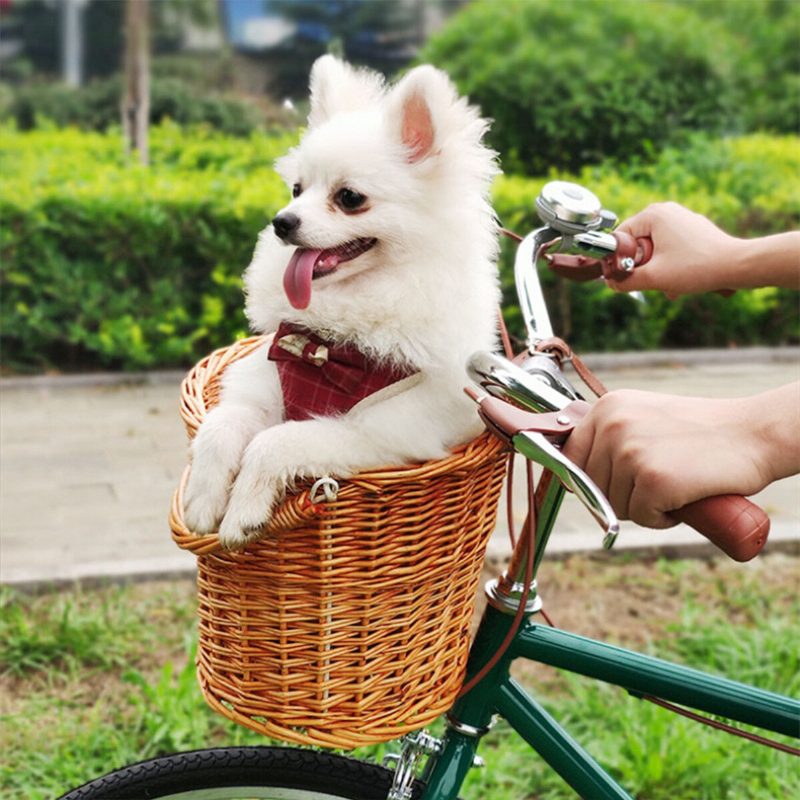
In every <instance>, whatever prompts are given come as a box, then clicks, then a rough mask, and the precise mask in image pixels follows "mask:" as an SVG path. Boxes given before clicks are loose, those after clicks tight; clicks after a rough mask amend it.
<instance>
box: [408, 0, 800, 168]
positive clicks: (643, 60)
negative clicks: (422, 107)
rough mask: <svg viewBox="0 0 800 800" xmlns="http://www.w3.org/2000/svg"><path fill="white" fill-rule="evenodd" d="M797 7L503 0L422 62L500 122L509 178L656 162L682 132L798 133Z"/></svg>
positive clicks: (474, 16)
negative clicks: (606, 162) (615, 162)
mask: <svg viewBox="0 0 800 800" xmlns="http://www.w3.org/2000/svg"><path fill="white" fill-rule="evenodd" d="M799 25H800V4H798V3H792V2H781V1H780V0H741V1H740V2H725V0H696V2H695V1H694V0H693V1H692V2H689V1H688V0H672V2H669V1H665V2H655V1H654V0H635V1H634V0H617V2H614V3H609V2H606V1H605V0H537V2H525V1H524V0H509V2H505V3H497V2H491V0H484V1H483V2H480V1H479V2H474V3H472V4H471V5H470V6H468V7H467V8H466V9H464V10H463V11H461V12H459V13H458V14H456V15H454V16H453V17H452V18H451V20H450V21H449V22H448V24H447V25H446V26H445V27H444V28H443V29H442V30H441V31H440V32H439V33H438V34H436V35H435V36H433V37H432V38H431V39H430V40H429V42H428V44H427V45H426V46H425V48H424V49H423V51H422V53H421V55H420V60H421V61H430V62H432V63H434V64H436V65H437V66H440V67H442V68H443V69H445V70H447V71H448V72H449V74H450V75H451V76H452V78H453V79H454V81H455V82H456V84H457V85H458V87H459V89H460V90H461V91H462V92H463V93H465V94H468V95H469V97H470V99H471V101H473V102H475V103H477V104H478V105H479V106H480V107H481V109H482V111H483V113H484V114H485V115H486V116H488V117H491V118H493V119H494V121H495V122H494V125H493V132H492V134H491V137H490V142H491V143H492V145H493V146H494V147H495V149H497V150H498V151H499V152H500V153H501V154H502V160H503V165H504V168H505V169H506V171H511V172H525V173H529V174H542V173H543V172H546V171H547V170H548V169H550V168H553V167H556V168H563V169H573V170H574V169H578V168H579V167H580V166H582V165H584V164H587V163H598V162H600V161H601V160H603V159H606V158H618V159H620V160H622V161H627V160H628V159H629V158H631V157H632V156H635V155H637V154H640V155H647V156H650V157H652V156H653V155H655V154H656V153H657V152H658V151H659V150H660V149H661V148H662V147H663V146H665V145H667V144H682V143H683V142H684V141H685V140H686V136H687V132H690V131H697V130H702V131H705V132H707V133H730V132H741V131H744V130H753V129H758V128H762V127H764V128H768V129H771V130H774V131H778V132H796V131H797V117H798V60H799V59H800V55H798V53H800V48H798V46H797V45H798V41H799V40H800V39H799V38H798V26H799Z"/></svg>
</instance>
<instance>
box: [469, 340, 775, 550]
mask: <svg viewBox="0 0 800 800" xmlns="http://www.w3.org/2000/svg"><path fill="white" fill-rule="evenodd" d="M468 372H469V374H470V377H471V378H472V379H473V380H474V381H475V382H476V383H477V384H478V385H479V386H480V387H481V388H482V389H483V390H484V391H485V392H486V393H485V394H483V395H479V394H477V393H475V392H472V393H471V396H472V397H473V399H475V401H476V402H477V403H478V413H479V414H480V416H481V419H482V420H483V421H484V423H485V424H486V427H487V428H488V429H489V430H490V431H491V432H492V433H494V434H495V435H496V436H499V437H500V438H501V439H504V440H505V441H506V442H508V443H510V444H511V445H512V446H513V447H514V449H515V450H516V451H517V452H519V453H521V454H522V455H524V456H525V457H526V458H529V459H531V460H532V461H536V462H537V463H539V464H542V465H543V466H545V467H547V468H548V469H550V470H551V471H552V472H553V473H554V474H555V475H556V476H557V477H558V478H559V480H561V482H562V483H563V484H564V485H565V486H566V487H567V488H568V489H571V490H572V491H573V492H574V493H575V495H576V496H577V497H578V499H579V500H580V501H581V502H582V503H583V504H584V505H585V506H586V507H587V509H588V510H589V512H590V513H591V514H592V516H593V517H594V518H595V519H596V520H597V521H598V522H599V523H600V524H601V526H602V527H603V528H604V530H605V531H606V538H605V540H604V545H605V547H607V548H610V547H611V546H612V545H613V543H614V540H615V539H616V536H617V533H618V530H619V523H618V521H617V518H616V515H615V514H614V512H613V510H612V509H611V505H610V504H609V502H608V500H607V499H606V498H605V496H604V495H603V493H602V492H601V491H600V489H599V488H598V487H597V485H596V484H595V483H594V482H593V481H592V480H591V478H589V476H588V475H586V473H585V472H584V471H583V470H582V469H580V468H579V467H578V466H577V465H576V464H574V463H573V462H572V461H570V460H569V459H567V458H566V457H565V456H564V454H563V453H562V452H561V450H560V446H561V445H563V444H564V442H566V440H567V438H568V437H569V435H570V434H571V433H572V431H573V429H574V428H575V426H576V425H577V424H578V422H580V420H581V419H582V418H583V417H584V416H585V415H586V413H587V412H588V411H589V409H590V408H591V406H590V405H589V404H588V403H586V402H585V401H583V400H576V399H573V398H572V397H569V396H566V395H564V394H562V393H561V392H560V391H559V390H558V389H556V388H553V387H552V386H550V385H548V384H547V383H545V382H543V381H541V380H540V379H538V378H536V377H533V376H531V375H530V374H528V373H527V372H525V370H523V369H521V368H520V367H518V366H517V365H516V364H514V363H512V362H511V361H508V360H507V359H505V358H502V357H501V356H497V355H495V354H492V353H483V352H482V353H476V354H474V355H473V356H472V358H471V359H470V362H469V365H468ZM510 400H513V401H514V402H515V403H518V404H522V405H524V406H525V407H526V408H528V409H532V411H529V410H524V409H522V408H519V407H518V406H516V405H512V404H511V403H510V402H509V401H510ZM537 412H538V413H537ZM669 515H670V516H671V517H673V518H674V519H676V520H678V521H679V522H684V523H686V524H687V525H689V526H690V527H692V528H694V529H695V530H696V531H697V532H698V533H701V534H702V535H703V536H705V537H706V538H707V539H708V540H709V541H710V542H712V543H713V544H715V545H716V546H717V547H718V548H719V549H720V550H722V551H723V552H724V553H726V554H727V555H728V556H730V557H731V558H733V559H734V560H736V561H749V560H750V559H752V558H754V557H755V556H756V555H757V554H758V553H759V552H760V551H761V549H762V547H763V546H764V544H765V543H766V541H767V536H768V533H769V517H768V516H767V515H766V513H765V512H764V511H763V509H761V508H760V507H759V506H757V505H755V503H752V502H751V501H750V500H748V499H747V498H745V497H742V496H740V495H732V494H727V495H718V496H716V497H707V498H705V499H703V500H698V501H696V502H694V503H690V504H688V505H686V506H684V507H683V508H679V509H675V510H672V511H670V512H669Z"/></svg>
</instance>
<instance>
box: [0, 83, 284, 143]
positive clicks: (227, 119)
mask: <svg viewBox="0 0 800 800" xmlns="http://www.w3.org/2000/svg"><path fill="white" fill-rule="evenodd" d="M121 97H122V79H121V78H120V77H119V76H116V77H113V78H105V79H102V80H95V81H92V82H91V83H89V84H88V85H87V86H84V87H82V88H79V89H74V88H71V87H68V86H64V85H63V84H56V83H35V84H30V85H27V86H24V87H21V88H18V89H16V90H15V91H14V93H13V95H12V97H11V98H10V100H8V101H6V104H5V108H0V114H2V117H4V118H11V119H13V120H14V121H15V123H16V125H17V127H18V128H20V129H21V130H30V129H31V128H35V127H36V126H37V125H38V124H39V122H38V121H39V120H40V119H43V120H46V121H50V122H52V123H55V124H57V125H62V126H63V125H76V126H78V127H81V128H86V129H89V130H97V131H102V130H105V129H106V128H108V127H109V126H113V125H117V124H118V123H119V121H120V98H121ZM165 119H170V120H173V121H174V122H178V123H180V124H182V125H194V124H197V123H207V124H209V125H211V126H213V127H214V128H217V129H218V130H219V131H221V132H222V133H227V134H231V135H234V136H247V135H249V134H250V133H251V132H252V131H253V130H255V129H256V128H258V127H263V126H265V125H266V126H268V127H269V126H276V125H277V126H282V127H287V126H289V125H294V124H296V119H295V118H294V116H293V115H291V114H289V113H288V112H286V111H284V110H282V109H281V108H279V107H278V106H276V105H274V104H271V103H269V102H268V101H266V100H263V101H259V103H258V104H256V103H253V102H245V101H244V100H242V99H240V98H238V97H234V96H231V95H226V94H222V93H219V92H214V91H209V89H208V85H206V86H205V87H201V86H193V85H192V84H190V83H187V82H185V81H184V80H182V79H180V78H168V77H154V78H153V80H152V81H151V86H150V120H151V122H152V123H158V122H161V121H162V120H165Z"/></svg>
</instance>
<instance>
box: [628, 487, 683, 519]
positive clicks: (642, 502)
mask: <svg viewBox="0 0 800 800" xmlns="http://www.w3.org/2000/svg"><path fill="white" fill-rule="evenodd" d="M628 514H629V517H628V518H629V519H632V520H633V521H634V522H635V523H636V524H637V525H644V526H645V527H646V528H657V529H661V528H672V527H674V526H675V525H677V524H678V523H677V521H676V520H674V519H673V518H672V517H670V516H669V514H668V513H666V512H665V511H661V510H659V508H658V507H657V505H656V503H655V501H654V495H653V492H652V491H651V490H650V489H649V488H648V484H647V482H637V481H636V480H634V482H633V488H632V490H631V494H630V499H629V503H628Z"/></svg>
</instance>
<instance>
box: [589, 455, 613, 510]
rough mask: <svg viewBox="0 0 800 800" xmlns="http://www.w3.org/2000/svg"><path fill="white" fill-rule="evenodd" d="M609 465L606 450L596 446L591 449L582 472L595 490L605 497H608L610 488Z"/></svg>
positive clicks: (609, 460) (609, 461) (609, 459)
mask: <svg viewBox="0 0 800 800" xmlns="http://www.w3.org/2000/svg"><path fill="white" fill-rule="evenodd" d="M598 444H599V443H598ZM611 463H612V462H611V456H610V454H609V451H608V448H605V447H599V446H598V447H593V448H592V451H591V452H590V453H589V458H588V459H587V461H586V467H585V468H584V472H586V474H587V475H588V476H589V477H590V478H591V479H592V480H593V481H594V482H595V484H597V488H598V489H599V490H600V491H601V492H602V493H603V494H604V495H605V496H606V497H608V493H609V491H610V487H611Z"/></svg>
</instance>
